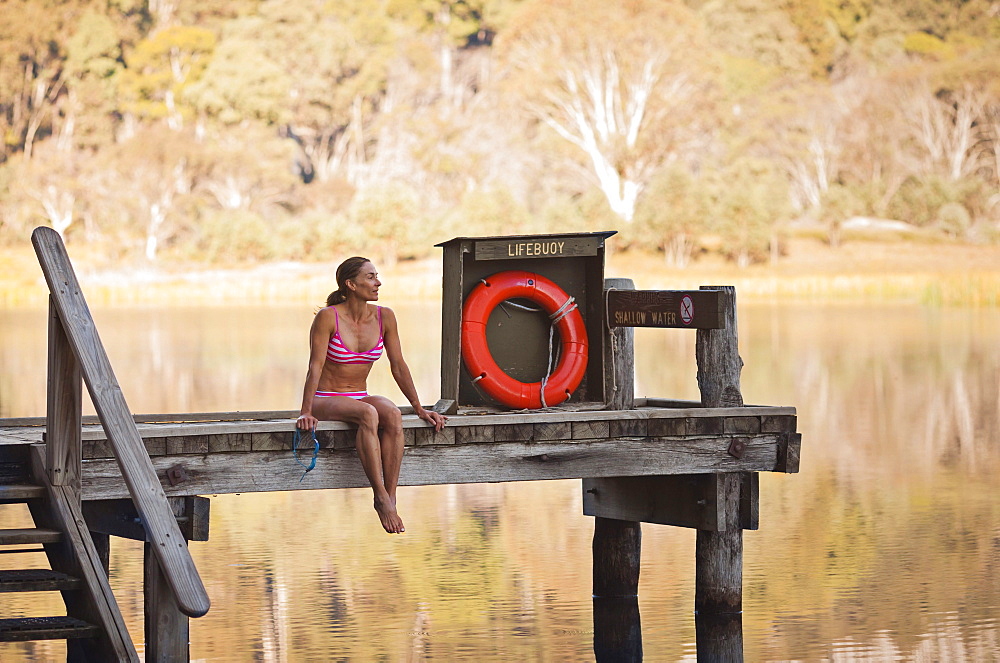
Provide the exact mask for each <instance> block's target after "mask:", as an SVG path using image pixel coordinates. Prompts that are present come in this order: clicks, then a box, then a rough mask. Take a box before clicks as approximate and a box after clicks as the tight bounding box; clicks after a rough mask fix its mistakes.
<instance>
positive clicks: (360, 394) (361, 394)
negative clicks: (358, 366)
mask: <svg viewBox="0 0 1000 663" xmlns="http://www.w3.org/2000/svg"><path fill="white" fill-rule="evenodd" d="M315 395H316V396H317V397H318V398H329V397H330V396H346V397H347V398H353V399H354V400H356V401H360V400H361V399H362V398H368V392H367V391H317V392H316V394H315Z"/></svg>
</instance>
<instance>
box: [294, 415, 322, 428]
mask: <svg viewBox="0 0 1000 663" xmlns="http://www.w3.org/2000/svg"><path fill="white" fill-rule="evenodd" d="M317 425H319V419H317V418H316V417H314V416H312V415H311V414H300V415H299V418H298V419H296V420H295V427H296V428H298V429H300V430H316V426H317Z"/></svg>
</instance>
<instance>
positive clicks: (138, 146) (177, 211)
mask: <svg viewBox="0 0 1000 663" xmlns="http://www.w3.org/2000/svg"><path fill="white" fill-rule="evenodd" d="M195 149H196V148H195V146H194V142H193V141H192V140H191V138H190V136H188V135H187V134H186V133H184V132H177V131H174V130H172V129H164V128H156V127H154V128H148V129H144V130H143V131H141V132H139V133H138V134H137V135H136V136H135V137H133V138H131V139H129V140H127V141H125V142H123V143H121V144H120V145H118V146H116V147H115V149H114V150H113V153H112V154H109V155H108V156H110V157H111V159H112V161H111V162H112V163H113V164H114V165H115V170H114V171H113V172H109V173H108V175H109V176H110V177H112V178H113V181H112V183H111V184H110V185H109V186H108V187H107V191H108V193H109V196H111V197H112V200H109V201H108V204H109V206H116V207H119V208H120V209H122V210H123V213H124V214H125V215H126V216H127V217H128V218H129V219H131V220H132V221H133V223H136V224H137V225H138V226H139V228H140V229H141V230H140V233H139V234H140V235H141V236H142V237H143V247H144V248H143V252H144V254H145V256H146V259H147V260H150V261H155V260H156V259H157V256H158V254H159V250H160V247H161V246H162V244H163V243H164V242H166V241H169V240H171V239H173V238H174V237H175V236H176V235H177V234H178V232H179V230H180V228H182V227H183V226H184V223H185V216H184V215H182V214H181V210H182V205H181V204H182V202H184V200H185V199H186V198H189V197H190V194H191V193H192V190H193V188H194V186H195V184H196V179H195V173H194V169H193V168H192V166H191V164H192V160H193V159H192V157H193V154H192V152H194V151H195Z"/></svg>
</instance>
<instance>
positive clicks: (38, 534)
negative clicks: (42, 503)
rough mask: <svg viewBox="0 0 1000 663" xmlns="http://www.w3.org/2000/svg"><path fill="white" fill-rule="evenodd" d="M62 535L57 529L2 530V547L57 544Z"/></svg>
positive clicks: (0, 532) (0, 531)
mask: <svg viewBox="0 0 1000 663" xmlns="http://www.w3.org/2000/svg"><path fill="white" fill-rule="evenodd" d="M61 538H62V533H61V532H60V531H59V530H55V529H42V528H37V529H35V528H32V529H0V546H10V545H19V544H24V543H57V542H58V541H59V540H60V539H61Z"/></svg>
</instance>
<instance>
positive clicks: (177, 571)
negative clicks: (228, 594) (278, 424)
mask: <svg viewBox="0 0 1000 663" xmlns="http://www.w3.org/2000/svg"><path fill="white" fill-rule="evenodd" d="M31 243H32V245H33V246H34V247H35V253H36V254H37V256H38V262H39V263H40V265H41V267H42V272H43V273H44V275H45V281H46V283H47V284H48V287H49V293H50V295H49V307H50V314H49V315H50V318H49V359H48V362H49V369H48V370H49V373H48V381H49V385H48V413H47V417H46V418H47V428H46V446H47V452H46V453H47V462H46V467H47V469H48V472H49V477H50V481H51V483H52V485H55V486H62V485H66V486H72V487H75V488H76V492H77V493H78V494H79V486H80V479H81V467H82V449H81V442H80V435H81V433H80V431H81V393H82V392H81V386H80V381H81V377H82V380H83V382H85V383H86V385H87V389H88V391H89V393H90V398H91V401H93V403H94V408H95V409H96V410H97V414H98V417H99V419H100V421H101V424H102V425H103V427H104V431H105V433H106V434H107V437H108V440H109V441H110V443H111V446H112V448H113V449H114V454H115V457H116V459H117V461H118V466H119V468H120V469H121V473H122V476H123V477H124V479H125V483H126V484H127V486H128V491H129V494H130V495H131V497H132V501H133V502H134V504H135V507H136V511H137V512H138V513H139V517H140V518H141V519H142V523H143V525H144V526H145V528H146V532H147V537H148V542H149V543H150V548H151V549H152V550H153V553H154V554H155V556H156V559H157V561H158V562H159V564H160V569H161V570H162V572H163V575H164V576H165V577H166V580H167V583H168V584H169V586H170V588H171V590H172V591H173V594H174V597H175V598H176V600H177V605H178V608H179V609H180V610H181V612H183V613H184V614H186V615H188V616H190V617H200V616H202V615H204V614H205V613H206V612H208V609H209V606H210V602H209V598H208V593H207V592H206V591H205V586H204V584H203V583H202V581H201V577H200V576H199V575H198V570H197V569H196V568H195V564H194V560H193V559H192V558H191V553H190V552H189V551H188V547H187V542H186V541H185V539H184V536H183V535H182V534H181V531H180V528H179V527H178V526H177V521H176V519H175V517H174V514H173V511H172V510H171V508H170V505H169V503H168V502H167V497H166V495H165V494H164V492H163V488H162V486H161V485H160V481H159V479H158V478H157V476H156V471H155V470H154V469H153V464H152V462H151V461H150V459H149V455H148V454H147V453H146V449H145V447H144V445H143V442H142V438H141V436H140V435H139V431H138V429H137V428H136V425H135V422H134V421H133V419H132V414H131V413H130V412H129V409H128V405H127V404H126V402H125V397H124V395H123V394H122V391H121V388H120V387H119V386H118V381H117V380H116V378H115V374H114V371H113V370H112V368H111V362H110V361H109V360H108V356H107V353H106V352H105V350H104V346H103V345H102V344H101V340H100V338H99V337H98V334H97V328H96V327H95V325H94V319H93V317H92V316H91V314H90V309H89V308H88V307H87V302H86V300H85V299H84V297H83V293H82V292H81V290H80V284H79V282H78V281H77V278H76V274H75V273H74V271H73V266H72V264H71V263H70V261H69V256H68V255H67V253H66V247H65V245H64V244H63V241H62V238H61V237H60V236H59V234H58V233H56V232H55V231H54V230H52V229H51V228H46V227H40V228H36V229H35V231H34V232H33V233H32V235H31Z"/></svg>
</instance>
